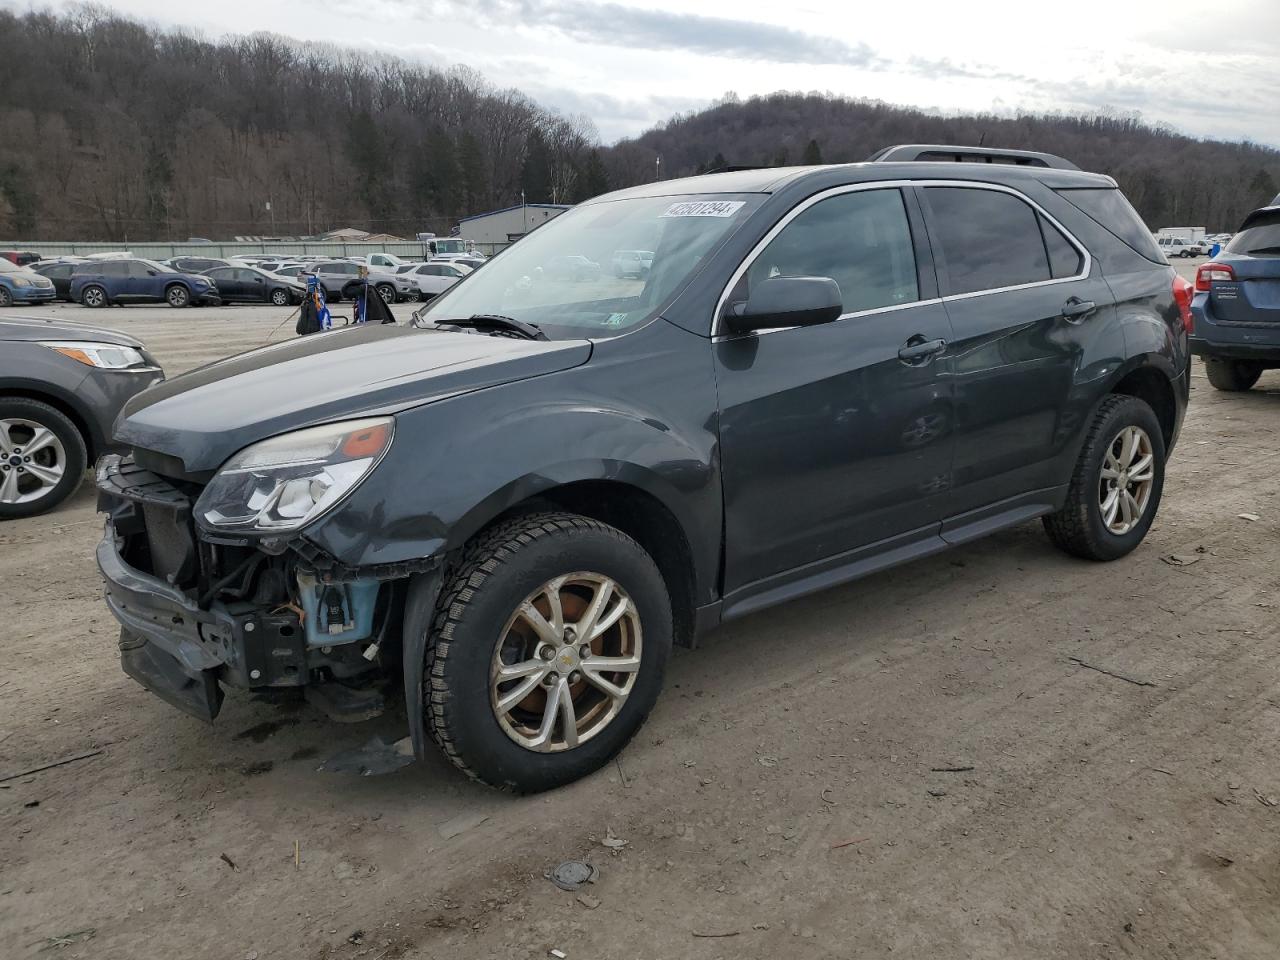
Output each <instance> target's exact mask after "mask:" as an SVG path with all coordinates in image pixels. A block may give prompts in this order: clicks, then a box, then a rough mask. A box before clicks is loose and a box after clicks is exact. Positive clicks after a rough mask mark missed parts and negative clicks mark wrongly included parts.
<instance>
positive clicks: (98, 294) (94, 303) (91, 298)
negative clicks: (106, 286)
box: [80, 287, 107, 307]
mask: <svg viewBox="0 0 1280 960" xmlns="http://www.w3.org/2000/svg"><path fill="white" fill-rule="evenodd" d="M80 299H81V300H83V301H84V305H85V306H86V307H100V306H102V305H103V304H105V303H106V302H107V295H106V293H104V292H103V289H102V288H101V287H89V288H88V289H87V290H85V292H84V293H83V294H82V295H81V297H80Z"/></svg>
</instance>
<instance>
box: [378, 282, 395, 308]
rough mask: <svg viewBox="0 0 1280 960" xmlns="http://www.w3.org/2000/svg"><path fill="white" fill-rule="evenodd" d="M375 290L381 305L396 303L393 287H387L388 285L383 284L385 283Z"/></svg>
mask: <svg viewBox="0 0 1280 960" xmlns="http://www.w3.org/2000/svg"><path fill="white" fill-rule="evenodd" d="M376 289H377V291H378V296H380V297H381V298H382V302H383V303H395V302H396V288H395V287H393V286H391V285H389V284H385V283H384V284H382V285H381V286H379V287H377V288H376Z"/></svg>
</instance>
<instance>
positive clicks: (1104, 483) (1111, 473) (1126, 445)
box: [1098, 426, 1156, 536]
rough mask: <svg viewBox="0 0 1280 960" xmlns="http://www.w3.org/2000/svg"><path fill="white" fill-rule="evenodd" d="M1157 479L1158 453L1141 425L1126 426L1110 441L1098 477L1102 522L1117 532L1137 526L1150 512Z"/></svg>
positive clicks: (1111, 530) (1126, 530)
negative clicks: (1152, 493)
mask: <svg viewBox="0 0 1280 960" xmlns="http://www.w3.org/2000/svg"><path fill="white" fill-rule="evenodd" d="M1155 482H1156V455H1155V449H1154V448H1153V447H1152V446H1151V438H1150V437H1149V436H1147V431H1145V430H1143V429H1142V428H1141V427H1133V426H1129V427H1125V428H1124V429H1123V430H1121V431H1120V432H1119V433H1118V434H1117V435H1116V437H1115V439H1113V440H1112V441H1111V443H1110V444H1108V445H1107V453H1106V456H1105V457H1103V460H1102V473H1101V476H1100V477H1099V479H1098V507H1099V509H1100V510H1101V511H1102V523H1103V525H1104V526H1105V527H1106V528H1107V530H1109V531H1110V532H1111V533H1114V534H1116V535H1117V536H1120V535H1123V534H1126V533H1128V532H1129V531H1130V530H1132V529H1133V528H1134V527H1136V526H1137V525H1138V523H1139V521H1141V520H1142V517H1143V515H1144V514H1145V513H1146V512H1147V504H1149V503H1150V502H1151V491H1152V490H1153V489H1154V488H1155Z"/></svg>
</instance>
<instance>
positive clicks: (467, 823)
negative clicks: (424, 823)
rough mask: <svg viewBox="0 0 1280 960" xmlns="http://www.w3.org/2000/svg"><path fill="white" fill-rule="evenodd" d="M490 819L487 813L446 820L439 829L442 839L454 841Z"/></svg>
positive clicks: (460, 815) (470, 814) (462, 815)
mask: <svg viewBox="0 0 1280 960" xmlns="http://www.w3.org/2000/svg"><path fill="white" fill-rule="evenodd" d="M488 819H489V815H488V814H487V813H462V814H459V815H458V816H456V817H452V818H450V819H449V820H446V821H445V822H444V823H442V824H440V826H439V828H438V829H439V831H440V836H441V837H443V838H444V839H446V840H452V839H453V838H454V837H456V836H457V835H458V834H460V833H466V832H467V831H468V830H474V829H475V828H476V827H478V826H480V824H482V823H484V822H485V821H486V820H488Z"/></svg>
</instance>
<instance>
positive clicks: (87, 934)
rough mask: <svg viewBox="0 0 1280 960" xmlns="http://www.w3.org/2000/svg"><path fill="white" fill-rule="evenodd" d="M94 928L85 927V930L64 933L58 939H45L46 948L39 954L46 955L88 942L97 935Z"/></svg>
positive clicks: (42, 948) (41, 949)
mask: <svg viewBox="0 0 1280 960" xmlns="http://www.w3.org/2000/svg"><path fill="white" fill-rule="evenodd" d="M97 932H98V931H97V929H96V928H94V927H85V928H84V929H83V930H75V931H72V932H71V933H64V934H61V935H59V936H56V937H45V938H44V946H43V947H41V948H40V950H39V952H40V953H44V952H45V951H46V950H60V949H62V948H63V947H69V946H71V945H72V944H73V943H84V942H85V941H86V940H92V939H93V935H94V934H95V933H97Z"/></svg>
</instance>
